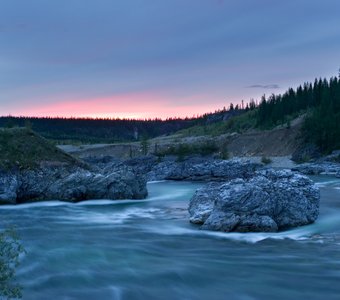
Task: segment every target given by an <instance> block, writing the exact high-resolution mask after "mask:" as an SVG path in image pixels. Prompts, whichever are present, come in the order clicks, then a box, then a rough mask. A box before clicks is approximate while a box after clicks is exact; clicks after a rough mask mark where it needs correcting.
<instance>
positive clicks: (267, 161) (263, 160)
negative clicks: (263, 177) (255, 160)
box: [261, 156, 273, 165]
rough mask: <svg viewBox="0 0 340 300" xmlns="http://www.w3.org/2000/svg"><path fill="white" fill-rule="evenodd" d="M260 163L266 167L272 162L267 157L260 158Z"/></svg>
mask: <svg viewBox="0 0 340 300" xmlns="http://www.w3.org/2000/svg"><path fill="white" fill-rule="evenodd" d="M261 162H262V163H263V164H265V165H268V164H270V163H272V162H273V161H272V160H271V159H270V158H269V157H266V156H262V158H261Z"/></svg>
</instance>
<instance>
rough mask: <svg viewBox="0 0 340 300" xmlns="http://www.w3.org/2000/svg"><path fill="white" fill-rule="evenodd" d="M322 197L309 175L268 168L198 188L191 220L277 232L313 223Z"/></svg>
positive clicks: (219, 228) (220, 227)
mask: <svg viewBox="0 0 340 300" xmlns="http://www.w3.org/2000/svg"><path fill="white" fill-rule="evenodd" d="M319 199H320V194H319V189H318V188H317V187H316V185H315V184H314V183H313V182H312V181H311V180H310V179H309V178H308V177H306V176H304V175H300V174H298V173H294V172H292V171H289V170H281V171H274V170H273V169H268V170H264V171H258V172H256V173H255V175H254V177H252V178H250V179H235V180H232V181H230V182H228V183H223V184H214V185H211V184H208V185H207V186H205V187H203V188H201V189H199V190H198V191H197V192H196V193H195V195H194V196H193V197H192V199H191V200H190V204H189V213H190V221H191V222H192V223H195V224H202V229H206V230H215V231H225V232H230V231H237V232H250V231H254V232H266V231H267V232H275V231H278V230H284V229H288V228H292V227H296V226H301V225H306V224H310V223H313V222H314V221H315V220H316V219H317V217H318V214H319Z"/></svg>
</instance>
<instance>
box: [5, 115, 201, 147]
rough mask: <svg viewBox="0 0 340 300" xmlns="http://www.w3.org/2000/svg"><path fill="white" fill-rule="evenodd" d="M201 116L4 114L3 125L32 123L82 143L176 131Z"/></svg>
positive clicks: (60, 137) (49, 135)
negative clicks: (152, 117)
mask: <svg viewBox="0 0 340 300" xmlns="http://www.w3.org/2000/svg"><path fill="white" fill-rule="evenodd" d="M199 121H200V119H196V118H195V119H189V118H185V119H179V118H169V119H167V120H164V121H163V120H161V119H147V120H133V119H91V118H81V119H78V118H50V117H45V118H37V117H12V116H7V117H0V127H15V126H19V127H29V128H31V129H33V130H34V131H36V132H38V133H39V134H41V135H42V136H44V137H45V138H48V139H53V140H56V141H59V142H61V141H67V142H69V141H76V142H77V141H79V142H82V143H113V142H121V141H133V140H140V139H142V138H144V137H148V138H152V137H156V136H160V135H167V134H172V133H174V132H176V131H178V130H180V129H183V128H187V127H190V126H193V125H195V124H196V123H197V122H199Z"/></svg>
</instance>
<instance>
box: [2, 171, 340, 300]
mask: <svg viewBox="0 0 340 300" xmlns="http://www.w3.org/2000/svg"><path fill="white" fill-rule="evenodd" d="M313 179H314V180H315V181H316V182H317V183H318V185H319V186H320V188H321V192H322V200H321V215H320V218H319V220H318V221H317V222H316V223H315V224H313V225H309V226H305V227H301V228H298V229H295V230H291V231H287V232H283V233H276V234H273V233H252V234H251V233H249V234H241V233H230V234H226V233H215V232H206V231H201V230H199V229H198V228H197V227H196V226H194V225H191V224H190V223H189V222H188V213H187V206H188V200H189V199H190V197H191V195H192V194H193V192H194V191H195V189H196V188H197V187H198V186H199V184H194V183H183V182H156V183H150V184H149V186H148V189H149V194H150V195H149V197H148V198H147V199H146V200H142V201H141V200H137V201H132V200H129V201H109V200H93V201H87V202H82V203H79V204H69V203H63V202H58V201H54V202H43V203H32V204H24V205H20V206H2V207H0V227H2V228H4V227H6V226H9V225H15V226H16V227H17V230H18V232H19V234H20V236H21V238H22V243H23V244H24V247H25V249H26V251H27V254H26V255H25V256H24V257H23V258H22V263H21V266H20V268H19V269H18V273H17V278H18V281H19V282H20V283H21V285H22V286H23V294H24V299H35V300H37V299H98V300H104V299H129V300H130V299H209V300H213V299H245V300H249V299H302V298H305V299H337V300H338V299H340V284H339V283H340V180H339V179H336V178H331V177H322V176H321V177H314V178H313Z"/></svg>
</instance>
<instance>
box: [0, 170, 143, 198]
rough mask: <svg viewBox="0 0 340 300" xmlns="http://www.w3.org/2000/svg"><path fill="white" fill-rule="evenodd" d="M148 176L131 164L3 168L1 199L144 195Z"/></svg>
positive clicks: (130, 196) (135, 196)
mask: <svg viewBox="0 0 340 300" xmlns="http://www.w3.org/2000/svg"><path fill="white" fill-rule="evenodd" d="M146 195H147V190H146V180H145V177H143V176H136V175H135V174H134V172H133V170H131V169H129V168H128V167H123V168H120V169H119V170H118V169H115V170H114V172H98V171H94V170H90V169H85V168H81V167H78V166H48V167H47V166H45V167H41V168H37V169H33V170H23V171H11V172H4V171H2V172H0V202H1V203H3V204H4V203H9V204H18V203H24V202H32V201H42V200H62V201H69V202H77V201H82V200H88V199H142V198H145V197H146Z"/></svg>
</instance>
